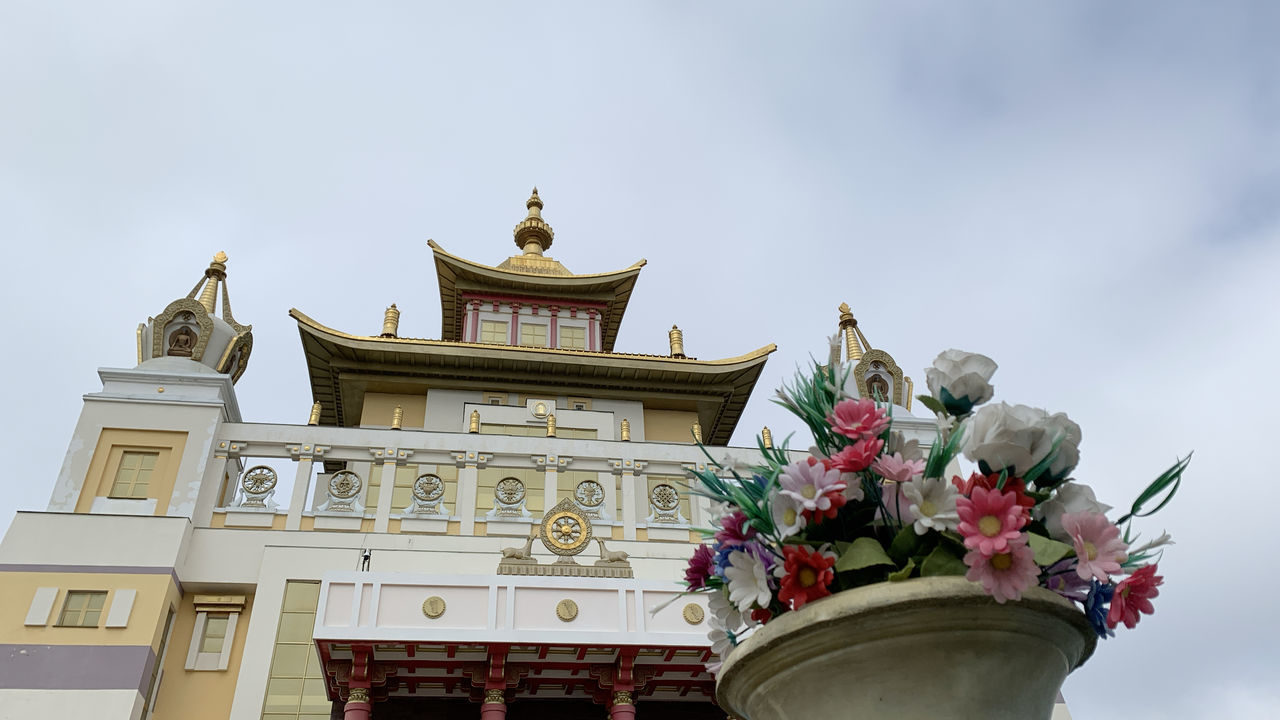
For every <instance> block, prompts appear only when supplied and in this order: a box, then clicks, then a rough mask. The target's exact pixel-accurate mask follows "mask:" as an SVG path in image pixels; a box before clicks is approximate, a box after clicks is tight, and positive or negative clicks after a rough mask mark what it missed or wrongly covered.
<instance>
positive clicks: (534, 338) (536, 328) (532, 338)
mask: <svg viewBox="0 0 1280 720" xmlns="http://www.w3.org/2000/svg"><path fill="white" fill-rule="evenodd" d="M520 344H521V345H524V346H526V347H546V346H547V326H546V325H540V324H534V323H528V324H525V325H521V326H520Z"/></svg>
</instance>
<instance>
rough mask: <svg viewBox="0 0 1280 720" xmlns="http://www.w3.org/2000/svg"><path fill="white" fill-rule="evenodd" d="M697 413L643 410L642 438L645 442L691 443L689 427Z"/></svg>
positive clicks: (695, 418)
mask: <svg viewBox="0 0 1280 720" xmlns="http://www.w3.org/2000/svg"><path fill="white" fill-rule="evenodd" d="M697 419H698V414H697V413H695V412H692V411H689V410H650V409H648V408H645V411H644V439H645V440H646V441H647V442H678V443H690V444H692V443H693V434H692V430H691V429H690V428H692V427H693V421H694V420H697Z"/></svg>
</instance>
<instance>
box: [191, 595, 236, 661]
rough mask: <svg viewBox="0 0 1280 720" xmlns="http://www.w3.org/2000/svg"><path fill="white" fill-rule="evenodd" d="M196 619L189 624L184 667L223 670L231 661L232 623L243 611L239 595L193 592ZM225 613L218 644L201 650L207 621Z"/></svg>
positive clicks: (203, 646) (232, 643)
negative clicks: (224, 621)
mask: <svg viewBox="0 0 1280 720" xmlns="http://www.w3.org/2000/svg"><path fill="white" fill-rule="evenodd" d="M193 604H194V607H195V611H196V621H195V623H194V624H193V625H192V627H191V644H190V645H189V646H188V647H187V662H186V669H187V670H197V671H202V670H214V671H217V670H226V669H227V666H228V665H230V663H231V650H232V649H233V648H234V647H235V644H236V625H237V624H238V623H239V619H240V613H242V612H244V605H245V598H244V596H243V595H222V596H209V595H197V596H196V597H195V600H194V601H193ZM222 616H226V625H225V626H224V628H223V631H222V647H220V648H218V649H217V650H216V651H210V650H205V649H204V648H205V643H206V641H207V640H208V637H207V636H208V631H209V621H210V620H211V619H213V620H220V619H222Z"/></svg>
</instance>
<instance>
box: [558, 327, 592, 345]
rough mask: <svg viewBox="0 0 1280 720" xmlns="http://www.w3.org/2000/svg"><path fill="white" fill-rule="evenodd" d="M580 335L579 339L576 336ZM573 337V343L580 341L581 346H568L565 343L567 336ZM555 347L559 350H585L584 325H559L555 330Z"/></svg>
mask: <svg viewBox="0 0 1280 720" xmlns="http://www.w3.org/2000/svg"><path fill="white" fill-rule="evenodd" d="M579 333H581V337H578V334H579ZM570 335H572V336H574V339H575V342H576V341H581V343H582V344H581V345H576V344H575V345H569V344H566V343H565V340H566V339H567V337H568V336H570ZM556 347H558V348H559V349H561V350H586V349H587V328H586V326H585V325H561V326H560V327H559V329H557V330H556Z"/></svg>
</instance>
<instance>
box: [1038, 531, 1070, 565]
mask: <svg viewBox="0 0 1280 720" xmlns="http://www.w3.org/2000/svg"><path fill="white" fill-rule="evenodd" d="M1027 544H1029V545H1030V546H1031V551H1032V552H1033V553H1035V556H1036V564H1037V565H1039V566H1040V567H1048V566H1050V565H1052V564H1054V563H1056V562H1058V561H1059V560H1061V559H1062V558H1064V557H1066V556H1067V553H1070V552H1075V548H1072V547H1071V546H1070V545H1068V544H1066V543H1060V542H1058V541H1057V540H1050V539H1049V538H1047V537H1044V536H1043V535H1037V534H1035V533H1027Z"/></svg>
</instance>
